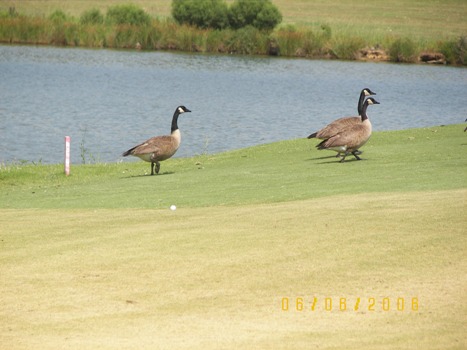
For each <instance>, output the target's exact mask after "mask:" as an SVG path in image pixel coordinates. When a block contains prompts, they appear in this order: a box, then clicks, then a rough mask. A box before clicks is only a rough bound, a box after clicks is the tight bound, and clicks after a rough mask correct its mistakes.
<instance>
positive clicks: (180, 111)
mask: <svg viewBox="0 0 467 350" xmlns="http://www.w3.org/2000/svg"><path fill="white" fill-rule="evenodd" d="M177 112H178V114H182V113H185V112H191V111H190V110H189V109H188V108H186V107H185V106H178V107H177Z"/></svg>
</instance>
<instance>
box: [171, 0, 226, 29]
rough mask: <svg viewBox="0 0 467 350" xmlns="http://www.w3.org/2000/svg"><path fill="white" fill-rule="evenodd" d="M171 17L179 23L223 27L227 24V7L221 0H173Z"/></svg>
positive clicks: (200, 26) (202, 26)
mask: <svg viewBox="0 0 467 350" xmlns="http://www.w3.org/2000/svg"><path fill="white" fill-rule="evenodd" d="M172 17H173V18H174V19H175V20H176V21H177V22H178V23H179V24H189V25H193V26H197V27H199V28H214V29H224V28H227V27H228V25H229V19H228V7H227V4H226V3H225V2H224V1H223V0H196V1H192V0H173V1H172Z"/></svg>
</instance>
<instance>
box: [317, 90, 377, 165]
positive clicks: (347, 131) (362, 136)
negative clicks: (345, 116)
mask: <svg viewBox="0 0 467 350" xmlns="http://www.w3.org/2000/svg"><path fill="white" fill-rule="evenodd" d="M372 104H379V102H378V101H376V100H375V99H373V98H371V97H370V98H368V99H367V100H366V101H365V102H364V104H363V108H362V118H361V120H360V122H359V123H357V124H354V125H350V126H348V127H346V128H343V129H342V130H340V131H339V132H337V133H336V134H334V135H333V136H331V137H329V138H328V139H325V140H324V141H322V142H320V143H319V144H318V145H317V146H316V147H317V148H318V149H319V150H322V149H328V150H332V151H335V152H337V153H338V154H339V155H340V154H342V153H343V154H344V155H343V156H341V162H344V160H345V157H346V156H347V155H348V154H350V153H351V154H353V155H354V157H355V158H356V159H357V160H360V158H359V157H358V154H357V151H358V149H359V148H360V147H362V146H363V145H364V144H365V143H366V142H367V141H368V140H369V138H370V136H371V132H372V126H371V122H370V120H369V119H368V116H367V114H366V109H367V107H368V106H369V105H372Z"/></svg>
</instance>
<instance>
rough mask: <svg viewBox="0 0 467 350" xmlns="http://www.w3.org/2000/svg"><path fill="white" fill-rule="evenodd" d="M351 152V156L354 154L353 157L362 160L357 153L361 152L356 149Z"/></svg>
mask: <svg viewBox="0 0 467 350" xmlns="http://www.w3.org/2000/svg"><path fill="white" fill-rule="evenodd" d="M352 154H353V156H354V157H355V158H357V160H362V158H360V157H359V156H358V155H359V154H361V152H360V153H359V151H358V150H356V151H353V152H352Z"/></svg>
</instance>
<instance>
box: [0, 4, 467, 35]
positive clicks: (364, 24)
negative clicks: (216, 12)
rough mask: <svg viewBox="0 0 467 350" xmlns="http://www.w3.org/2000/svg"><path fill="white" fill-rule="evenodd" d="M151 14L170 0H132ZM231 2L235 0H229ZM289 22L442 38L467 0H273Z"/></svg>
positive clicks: (45, 7) (465, 10)
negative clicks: (364, 0) (368, 0)
mask: <svg viewBox="0 0 467 350" xmlns="http://www.w3.org/2000/svg"><path fill="white" fill-rule="evenodd" d="M131 2H132V3H136V4H138V5H139V6H141V7H143V8H144V9H145V10H146V11H147V12H148V13H150V14H151V15H152V16H157V17H168V16H170V4H171V0H158V1H152V0H133V1H131ZM228 2H229V3H231V2H232V0H229V1H228ZM121 3H128V1H126V0H73V1H66V2H64V1H58V0H43V1H35V0H23V1H11V0H1V1H0V8H1V9H5V10H7V9H8V8H9V7H12V6H14V7H16V9H17V10H18V11H19V12H21V13H26V14H32V15H36V14H38V15H48V14H50V13H51V12H53V11H54V10H56V9H62V10H64V11H65V12H66V13H68V14H70V15H73V16H76V17H79V16H80V15H81V14H82V13H83V12H84V11H85V10H87V9H90V8H98V9H100V10H101V11H103V12H105V11H106V9H107V8H108V7H109V6H112V5H115V4H121ZM273 3H274V4H276V5H277V6H278V8H279V9H280V11H281V13H282V15H283V17H284V19H283V23H285V24H297V25H311V26H316V27H319V26H320V25H321V24H323V23H327V24H329V25H330V26H331V28H332V29H333V30H334V31H335V32H344V33H346V34H350V35H357V34H358V35H362V36H368V35H371V36H374V37H375V38H380V37H384V36H385V35H401V36H406V37H411V38H413V39H418V38H425V39H428V40H440V39H446V38H452V37H457V36H460V35H466V30H467V28H466V25H465V20H464V19H465V18H466V16H467V3H466V2H465V1H464V0H446V1H443V2H439V1H437V0H426V1H419V0H411V1H407V0H392V1H390V2H388V1H386V0H374V1H371V2H355V1H349V0H334V1H327V0H313V1H309V0H273Z"/></svg>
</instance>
